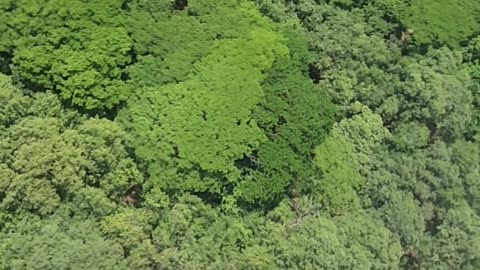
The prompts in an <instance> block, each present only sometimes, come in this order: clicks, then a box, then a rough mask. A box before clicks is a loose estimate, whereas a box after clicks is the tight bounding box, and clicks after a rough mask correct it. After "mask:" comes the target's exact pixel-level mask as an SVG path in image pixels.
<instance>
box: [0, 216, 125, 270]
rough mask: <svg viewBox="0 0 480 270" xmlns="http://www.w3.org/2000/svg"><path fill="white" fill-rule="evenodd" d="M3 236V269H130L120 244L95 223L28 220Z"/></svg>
mask: <svg viewBox="0 0 480 270" xmlns="http://www.w3.org/2000/svg"><path fill="white" fill-rule="evenodd" d="M0 235H1V237H2V243H1V244H0V267H1V268H2V269H32V270H34V269H38V270H41V269H72V270H84V269H101V270H119V269H129V268H127V267H126V264H125V262H124V258H123V250H122V248H121V247H120V245H118V244H116V243H114V242H113V241H111V240H106V239H104V238H103V237H102V235H101V234H100V232H99V230H98V224H95V222H92V221H91V220H84V221H78V220H76V221H73V220H62V219H59V218H50V219H46V220H39V219H29V220H27V219H24V220H21V221H19V222H18V223H17V224H16V226H15V229H14V230H11V231H6V232H2V233H0Z"/></svg>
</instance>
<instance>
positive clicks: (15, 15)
mask: <svg viewBox="0 0 480 270" xmlns="http://www.w3.org/2000/svg"><path fill="white" fill-rule="evenodd" d="M2 2H4V3H2V4H3V5H1V4H0V6H5V7H7V8H5V9H4V10H2V9H0V16H2V17H6V18H7V19H8V22H7V26H6V30H5V32H4V33H2V36H1V40H2V42H1V43H2V44H3V46H2V45H0V53H5V54H11V55H12V56H13V60H12V61H13V73H14V74H15V75H16V76H18V78H19V79H20V80H21V81H23V82H25V83H26V84H27V86H29V87H32V88H34V89H38V88H39V89H51V90H55V91H59V92H60V97H61V98H62V99H63V100H67V101H69V102H70V103H71V104H73V105H75V106H80V107H83V108H86V109H89V110H91V109H103V108H107V109H111V108H112V107H113V106H115V105H117V104H119V103H120V102H121V101H123V100H125V99H126V98H127V96H128V92H129V91H128V88H127V86H126V85H125V82H124V81H123V80H122V76H123V68H124V67H125V66H126V65H127V64H129V63H130V62H131V59H130V55H129V51H130V49H131V47H132V41H131V39H130V37H129V36H128V34H127V31H126V30H125V29H124V28H122V27H121V26H120V25H121V22H122V18H121V14H120V11H121V10H120V5H121V1H103V2H102V1H100V2H95V3H85V2H84V1H63V0H58V1H46V0H43V1H36V2H33V3H32V2H31V1H9V0H2ZM8 7H10V8H8Z"/></svg>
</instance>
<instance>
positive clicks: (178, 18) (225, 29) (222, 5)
mask: <svg viewBox="0 0 480 270" xmlns="http://www.w3.org/2000/svg"><path fill="white" fill-rule="evenodd" d="M171 3H172V1H164V3H156V4H155V5H154V4H152V3H148V4H147V3H145V1H132V3H130V4H129V7H130V9H131V11H130V16H129V18H128V22H129V23H128V27H129V29H131V30H130V31H131V32H132V38H133V40H134V42H135V45H134V47H135V52H136V54H137V59H138V63H136V64H135V65H134V66H132V67H131V68H130V76H131V78H132V83H133V84H134V86H155V87H158V86H160V85H163V84H166V83H177V82H182V81H185V80H187V79H188V75H189V74H190V73H191V72H192V65H193V64H194V63H197V62H198V61H200V59H202V57H204V56H206V55H209V54H211V53H212V50H214V49H215V48H216V47H217V46H218V44H217V43H218V42H219V41H220V42H222V40H228V39H235V38H240V39H244V38H245V37H247V36H248V35H250V33H251V32H252V31H253V30H254V29H255V28H267V29H272V27H273V25H272V24H271V23H270V22H269V21H268V20H266V19H265V18H262V17H261V15H260V13H259V12H257V11H256V10H255V7H254V6H253V5H252V3H249V2H248V1H236V0H222V1H215V2H213V1H209V0H200V1H190V3H189V6H188V9H186V10H175V9H173V10H172V9H170V7H171ZM165 6H166V7H165ZM158 29H161V31H159V30H158ZM247 39H248V38H247Z"/></svg>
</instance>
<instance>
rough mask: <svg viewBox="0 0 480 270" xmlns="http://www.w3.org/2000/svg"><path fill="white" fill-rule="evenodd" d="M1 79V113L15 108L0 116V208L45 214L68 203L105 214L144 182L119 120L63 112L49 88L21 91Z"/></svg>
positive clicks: (80, 208)
mask: <svg viewBox="0 0 480 270" xmlns="http://www.w3.org/2000/svg"><path fill="white" fill-rule="evenodd" d="M0 79H2V81H6V78H5V77H1V78H0ZM0 85H2V88H0V92H1V94H0V97H2V103H3V104H4V106H3V108H5V113H8V112H9V110H11V109H13V108H14V109H15V110H16V112H17V115H15V114H12V115H10V117H7V115H3V114H2V115H1V116H0V119H1V120H2V123H1V124H2V129H1V130H0V134H1V135H2V136H1V140H0V147H1V149H2V151H1V152H2V155H0V158H1V159H0V168H1V169H0V171H2V175H8V177H2V178H1V187H2V189H1V195H0V208H1V209H2V211H6V212H10V213H20V212H22V211H30V212H32V213H37V214H39V215H47V214H50V213H52V212H53V211H55V209H57V208H59V207H61V206H62V204H63V205H69V204H71V206H72V207H74V211H81V210H85V211H86V212H87V213H95V214H100V215H103V214H105V213H108V212H110V211H112V210H113V209H114V207H115V204H116V203H120V202H122V201H123V200H124V194H125V193H126V192H127V191H128V190H129V189H130V188H131V187H133V186H134V185H137V184H141V183H142V176H141V174H140V172H139V171H138V169H137V168H136V165H135V163H134V162H133V160H132V159H130V158H129V157H128V153H127V149H126V142H127V138H128V137H127V135H126V134H125V132H124V131H122V130H121V128H120V127H119V126H118V125H116V124H115V123H113V122H111V121H108V120H100V119H89V120H83V119H81V118H80V117H79V116H78V115H76V116H75V114H72V113H69V112H64V111H63V110H61V108H60V103H59V101H58V100H57V99H56V98H55V97H54V96H53V95H52V94H50V93H47V94H39V95H36V96H35V97H33V98H30V97H22V94H21V92H20V90H18V89H16V88H15V87H12V86H9V85H8V83H2V84H0ZM4 97H10V99H9V100H8V101H7V100H5V99H4ZM10 108H11V109H10ZM12 116H16V117H18V118H16V119H12V118H11V117H12Z"/></svg>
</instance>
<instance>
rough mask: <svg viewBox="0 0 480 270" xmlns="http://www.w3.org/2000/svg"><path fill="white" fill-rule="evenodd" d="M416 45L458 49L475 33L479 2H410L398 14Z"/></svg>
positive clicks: (445, 0) (442, 0)
mask: <svg viewBox="0 0 480 270" xmlns="http://www.w3.org/2000/svg"><path fill="white" fill-rule="evenodd" d="M402 16H403V17H402V18H401V19H402V20H403V22H404V24H405V25H406V26H407V27H409V28H411V29H413V30H414V31H415V34H414V38H415V41H416V42H418V43H419V44H436V43H439V44H447V45H449V46H451V47H455V46H458V44H459V43H460V42H462V41H465V40H466V39H467V38H470V37H471V36H472V35H473V34H475V33H477V32H478V27H479V26H480V3H479V2H478V1H476V0H422V1H419V0H412V1H411V4H410V6H409V7H408V9H407V10H406V11H405V13H404V14H402Z"/></svg>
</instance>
